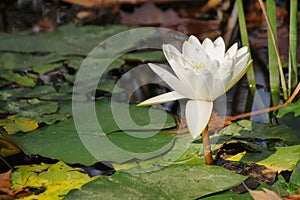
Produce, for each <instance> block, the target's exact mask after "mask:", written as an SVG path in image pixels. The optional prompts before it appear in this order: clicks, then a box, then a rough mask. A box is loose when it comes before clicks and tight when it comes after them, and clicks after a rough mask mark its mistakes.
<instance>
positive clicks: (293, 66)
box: [288, 0, 298, 95]
mask: <svg viewBox="0 0 300 200" xmlns="http://www.w3.org/2000/svg"><path fill="white" fill-rule="evenodd" d="M297 17H298V0H291V2H290V51H289V83H288V86H289V95H290V94H291V91H292V89H293V88H294V87H295V86H296V85H297V83H298V69H297V25H298V21H297Z"/></svg>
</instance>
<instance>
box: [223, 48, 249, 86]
mask: <svg viewBox="0 0 300 200" xmlns="http://www.w3.org/2000/svg"><path fill="white" fill-rule="evenodd" d="M248 59H249V54H248V56H245V57H243V58H242V59H241V60H240V61H239V63H237V64H236V66H235V67H234V70H233V73H232V77H231V80H230V82H229V84H228V85H227V86H226V91H228V90H229V89H230V88H232V87H233V86H234V85H235V84H236V83H237V82H238V81H239V80H240V79H241V78H242V77H243V76H244V75H245V74H246V72H247V71H248V69H249V67H250V64H251V63H252V60H250V61H248Z"/></svg>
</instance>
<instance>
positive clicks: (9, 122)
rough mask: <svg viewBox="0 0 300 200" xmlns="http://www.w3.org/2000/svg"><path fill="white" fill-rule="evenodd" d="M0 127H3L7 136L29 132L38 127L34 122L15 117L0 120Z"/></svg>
mask: <svg viewBox="0 0 300 200" xmlns="http://www.w3.org/2000/svg"><path fill="white" fill-rule="evenodd" d="M0 126H3V128H4V129H5V131H6V132H7V133H8V134H15V133H17V132H19V131H22V132H29V131H33V130H35V129H37V128H38V127H39V125H38V123H37V122H36V121H34V120H32V119H30V118H25V117H18V116H16V115H12V116H9V117H8V118H7V119H0Z"/></svg>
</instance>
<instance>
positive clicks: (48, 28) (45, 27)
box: [29, 18, 56, 33]
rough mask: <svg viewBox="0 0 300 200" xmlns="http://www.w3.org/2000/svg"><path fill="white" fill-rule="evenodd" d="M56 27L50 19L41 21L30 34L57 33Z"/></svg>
mask: <svg viewBox="0 0 300 200" xmlns="http://www.w3.org/2000/svg"><path fill="white" fill-rule="evenodd" d="M55 28H56V25H55V23H54V22H53V21H52V20H50V19H49V18H43V19H39V21H38V22H37V24H36V25H34V26H33V27H32V28H31V30H30V31H29V33H39V32H53V31H55Z"/></svg>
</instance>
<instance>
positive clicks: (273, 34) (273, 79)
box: [258, 0, 288, 105]
mask: <svg viewBox="0 0 300 200" xmlns="http://www.w3.org/2000/svg"><path fill="white" fill-rule="evenodd" d="M258 2H259V4H260V6H261V9H262V11H263V14H264V16H265V19H266V21H267V24H268V48H269V49H268V52H269V70H270V86H271V94H272V100H273V105H278V104H279V100H280V91H279V88H280V83H279V76H278V71H279V74H280V81H281V86H282V90H283V98H284V100H286V99H287V98H288V95H287V87H286V82H285V78H284V74H283V70H282V64H281V60H280V55H279V50H278V44H277V31H276V30H277V29H275V31H274V29H273V27H275V28H276V5H275V1H274V0H267V6H268V14H267V11H266V8H265V5H264V3H263V1H262V0H258ZM270 18H271V19H270ZM274 52H275V53H274ZM275 58H277V63H278V65H277V64H275V60H276V59H275ZM275 66H276V67H275ZM275 68H276V69H275Z"/></svg>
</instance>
